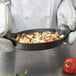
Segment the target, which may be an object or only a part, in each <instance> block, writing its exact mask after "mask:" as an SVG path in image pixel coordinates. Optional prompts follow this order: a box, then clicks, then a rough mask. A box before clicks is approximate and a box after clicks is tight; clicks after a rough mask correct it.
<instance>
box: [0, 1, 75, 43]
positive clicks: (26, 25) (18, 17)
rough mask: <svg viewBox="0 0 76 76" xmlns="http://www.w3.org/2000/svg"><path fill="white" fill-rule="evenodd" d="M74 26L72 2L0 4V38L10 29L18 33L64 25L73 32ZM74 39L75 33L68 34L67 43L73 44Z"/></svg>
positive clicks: (5, 2) (12, 2)
mask: <svg viewBox="0 0 76 76" xmlns="http://www.w3.org/2000/svg"><path fill="white" fill-rule="evenodd" d="M11 24H12V26H11ZM75 24H76V12H75V4H74V2H73V0H2V1H1V3H0V37H3V36H4V35H6V34H7V33H8V31H10V30H11V28H12V32H19V31H23V30H28V29H36V28H58V27H60V26H64V25H66V26H68V27H69V28H70V30H75V26H76V25H75ZM75 39H76V31H74V32H71V33H70V34H69V36H68V42H69V43H73V42H74V40H75Z"/></svg>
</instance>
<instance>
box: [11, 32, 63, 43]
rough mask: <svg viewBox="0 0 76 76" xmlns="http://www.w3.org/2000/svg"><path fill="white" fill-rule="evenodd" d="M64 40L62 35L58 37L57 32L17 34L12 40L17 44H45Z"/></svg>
mask: <svg viewBox="0 0 76 76" xmlns="http://www.w3.org/2000/svg"><path fill="white" fill-rule="evenodd" d="M62 38H64V35H59V32H50V31H44V32H33V33H28V34H26V33H22V34H18V35H17V36H16V37H15V38H14V37H13V38H12V39H13V40H16V41H17V42H19V43H46V42H51V41H55V40H60V39H62Z"/></svg>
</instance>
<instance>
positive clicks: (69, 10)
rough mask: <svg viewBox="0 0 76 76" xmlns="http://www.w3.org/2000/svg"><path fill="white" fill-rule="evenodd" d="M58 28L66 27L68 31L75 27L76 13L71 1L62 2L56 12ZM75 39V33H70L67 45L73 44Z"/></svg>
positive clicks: (64, 0)
mask: <svg viewBox="0 0 76 76" xmlns="http://www.w3.org/2000/svg"><path fill="white" fill-rule="evenodd" d="M57 19H58V26H59V27H60V26H63V25H66V26H68V27H69V28H70V30H75V27H76V11H75V9H74V6H73V3H72V0H63V2H62V3H61V5H60V7H59V8H58V11H57ZM75 39H76V32H71V33H70V34H69V37H68V43H73V42H74V40H75Z"/></svg>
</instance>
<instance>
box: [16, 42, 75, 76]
mask: <svg viewBox="0 0 76 76" xmlns="http://www.w3.org/2000/svg"><path fill="white" fill-rule="evenodd" d="M70 56H71V57H75V58H76V43H74V44H73V45H72V46H71V45H64V44H63V45H61V46H59V47H56V48H54V49H48V50H43V51H23V50H16V62H15V72H16V73H20V74H21V73H22V72H23V71H24V70H25V69H26V68H28V69H29V74H28V76H76V74H67V73H65V72H64V71H63V69H62V63H63V60H64V59H65V58H67V57H70Z"/></svg>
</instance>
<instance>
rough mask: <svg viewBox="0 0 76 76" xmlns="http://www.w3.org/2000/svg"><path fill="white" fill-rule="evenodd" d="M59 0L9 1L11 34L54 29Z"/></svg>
mask: <svg viewBox="0 0 76 76" xmlns="http://www.w3.org/2000/svg"><path fill="white" fill-rule="evenodd" d="M60 2H61V0H11V14H12V18H13V32H18V31H23V30H27V29H36V28H50V27H52V28H55V27H57V24H56V13H57V8H58V5H59V4H60Z"/></svg>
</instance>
